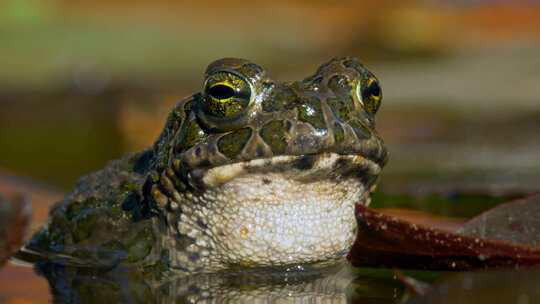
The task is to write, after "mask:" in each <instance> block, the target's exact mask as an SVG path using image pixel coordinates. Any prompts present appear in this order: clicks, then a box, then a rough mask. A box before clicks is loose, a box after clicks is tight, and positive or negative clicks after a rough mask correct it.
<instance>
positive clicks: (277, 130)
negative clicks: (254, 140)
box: [260, 120, 287, 154]
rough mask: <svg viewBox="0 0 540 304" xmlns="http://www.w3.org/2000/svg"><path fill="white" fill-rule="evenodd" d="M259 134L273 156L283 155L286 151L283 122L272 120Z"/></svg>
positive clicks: (284, 125)
mask: <svg viewBox="0 0 540 304" xmlns="http://www.w3.org/2000/svg"><path fill="white" fill-rule="evenodd" d="M260 134H261V137H262V139H263V140H264V141H265V142H266V143H267V144H268V145H269V146H270V148H271V149H272V152H274V154H283V153H285V151H286V150H287V129H286V123H285V122H284V121H283V120H274V121H271V122H269V123H267V124H266V125H264V126H263V127H262V129H261V131H260Z"/></svg>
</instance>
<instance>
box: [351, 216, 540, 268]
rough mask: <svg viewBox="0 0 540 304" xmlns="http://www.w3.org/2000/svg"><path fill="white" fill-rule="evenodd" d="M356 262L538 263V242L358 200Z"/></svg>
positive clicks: (480, 265)
mask: <svg viewBox="0 0 540 304" xmlns="http://www.w3.org/2000/svg"><path fill="white" fill-rule="evenodd" d="M356 212H357V219H358V226H359V227H358V228H359V229H358V235H357V239H356V242H355V244H354V246H353V248H352V249H351V252H350V253H349V259H350V261H351V263H352V264H353V265H355V266H377V267H381V266H386V267H399V268H408V269H431V270H470V269H479V268H492V267H526V266H534V265H540V247H534V246H529V245H527V244H517V243H509V242H505V241H499V240H491V239H484V238H480V237H476V236H467V235H463V234H459V233H454V232H447V231H443V230H440V229H435V228H430V227H426V226H422V225H418V224H415V223H412V222H408V221H404V220H400V219H398V218H396V217H393V216H389V215H385V214H383V213H381V212H378V211H376V210H373V209H370V208H367V207H365V206H362V205H358V206H357V209H356Z"/></svg>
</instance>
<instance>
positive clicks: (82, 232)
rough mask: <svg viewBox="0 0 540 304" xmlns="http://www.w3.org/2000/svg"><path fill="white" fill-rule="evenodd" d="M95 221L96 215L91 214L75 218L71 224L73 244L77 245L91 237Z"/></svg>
mask: <svg viewBox="0 0 540 304" xmlns="http://www.w3.org/2000/svg"><path fill="white" fill-rule="evenodd" d="M96 221H97V215H96V214H95V213H93V212H92V213H89V214H86V215H84V216H82V217H80V218H77V219H76V220H75V221H74V223H73V225H74V230H73V234H72V237H73V242H75V243H79V242H82V241H84V240H86V239H88V238H89V237H90V236H91V235H92V230H93V228H94V227H95V226H94V224H95V223H96Z"/></svg>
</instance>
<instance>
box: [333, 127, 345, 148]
mask: <svg viewBox="0 0 540 304" xmlns="http://www.w3.org/2000/svg"><path fill="white" fill-rule="evenodd" d="M344 139H345V131H344V130H343V127H342V126H341V125H340V124H339V123H337V122H335V123H334V140H335V141H336V143H340V142H342V141H343V140H344Z"/></svg>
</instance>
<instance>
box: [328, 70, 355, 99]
mask: <svg viewBox="0 0 540 304" xmlns="http://www.w3.org/2000/svg"><path fill="white" fill-rule="evenodd" d="M328 88H329V89H330V90H332V91H333V92H334V93H335V94H337V95H339V96H346V95H349V94H350V92H351V91H352V86H351V84H350V81H349V79H348V78H347V77H346V76H344V75H335V76H332V78H330V79H329V80H328Z"/></svg>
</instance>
